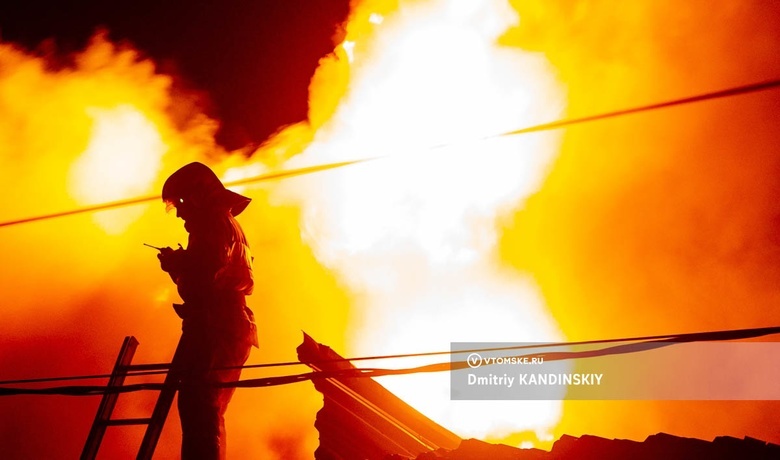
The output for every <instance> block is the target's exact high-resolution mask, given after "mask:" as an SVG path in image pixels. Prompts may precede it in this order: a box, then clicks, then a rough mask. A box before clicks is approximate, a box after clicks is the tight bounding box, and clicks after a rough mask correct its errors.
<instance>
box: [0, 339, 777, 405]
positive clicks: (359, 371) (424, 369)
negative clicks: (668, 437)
mask: <svg viewBox="0 0 780 460" xmlns="http://www.w3.org/2000/svg"><path fill="white" fill-rule="evenodd" d="M776 333H780V327H770V328H758V329H742V330H729V331H719V332H702V333H693V334H682V335H680V336H672V337H671V338H669V337H670V336H656V337H663V338H662V339H652V340H647V341H643V342H639V343H633V344H626V345H615V346H610V347H606V348H602V349H598V350H585V351H572V352H552V353H531V354H527V355H519V356H517V358H530V357H541V358H543V359H544V361H545V362H547V361H563V360H569V359H578V358H593V357H600V356H610V355H617V354H627V353H636V352H641V351H646V350H650V349H655V348H661V347H667V346H671V345H675V344H679V343H690V342H701V341H720V340H734V339H739V338H751V337H759V336H762V335H767V334H776ZM680 337H681V340H675V339H677V338H680ZM615 341H626V340H625V339H612V340H604V341H588V342H580V343H594V342H599V343H604V342H615ZM574 343H575V342H572V343H567V344H566V345H573V344H574ZM551 345H552V344H544V345H542V346H547V347H549V346H551ZM558 345H560V344H558ZM528 347H535V348H540V346H539V345H522V346H517V347H499V348H484V349H480V350H482V351H489V350H508V349H523V348H528ZM470 351H472V350H459V351H457V352H447V353H459V354H460V353H468V352H470ZM329 361H346V359H342V360H329ZM312 367H315V371H313V372H306V373H303V374H292V375H283V376H278V377H264V378H259V379H250V380H239V381H233V382H221V383H219V384H217V386H219V387H222V388H262V387H270V386H279V385H288V384H291V383H298V382H304V381H308V380H315V379H339V378H375V377H384V376H388V375H409V374H419V373H430V372H443V371H453V370H460V369H465V368H467V367H470V365H469V363H468V362H467V361H454V362H444V363H435V364H427V365H423V366H417V367H409V368H402V369H384V368H347V369H328V370H321V369H317V368H316V366H312ZM177 385H178V386H181V385H183V384H182V383H179V384H177ZM165 387H166V386H165V384H162V383H141V384H135V385H125V386H121V387H113V388H108V387H104V386H64V387H52V388H0V396H17V395H62V396H98V395H103V394H106V393H131V392H136V391H142V390H162V389H164V388H165Z"/></svg>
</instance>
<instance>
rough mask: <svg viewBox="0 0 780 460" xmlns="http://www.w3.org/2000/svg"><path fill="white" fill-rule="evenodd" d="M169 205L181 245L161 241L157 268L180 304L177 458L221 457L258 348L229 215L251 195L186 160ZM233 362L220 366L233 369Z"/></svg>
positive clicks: (245, 265) (245, 255) (247, 278)
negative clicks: (232, 407) (179, 226)
mask: <svg viewBox="0 0 780 460" xmlns="http://www.w3.org/2000/svg"><path fill="white" fill-rule="evenodd" d="M162 198H163V201H164V202H165V203H166V207H167V209H168V210H172V209H173V208H175V209H176V216H177V217H179V218H181V219H182V220H184V228H185V229H186V230H187V232H188V233H189V239H188V242H187V248H186V249H184V248H182V247H181V245H180V246H179V248H178V249H175V250H174V249H172V248H169V247H168V248H163V249H161V250H160V254H159V255H158V258H159V259H160V266H161V268H162V269H163V270H164V271H166V272H167V273H168V274H169V275H170V276H171V279H172V280H173V282H174V283H176V287H177V290H178V292H179V296H180V297H181V298H182V300H183V301H184V303H183V304H182V305H174V309H175V310H176V313H177V314H178V315H179V316H180V317H181V318H182V337H181V342H180V344H179V348H178V351H177V355H176V356H177V357H176V359H175V361H176V372H177V373H178V375H179V376H180V378H179V398H178V408H179V418H180V420H181V427H182V449H181V456H182V459H185V460H188V459H224V458H225V421H224V415H225V411H226V409H227V406H228V403H229V402H230V399H231V397H232V396H233V393H234V391H235V388H220V387H219V383H221V382H229V381H235V380H238V378H239V376H240V374H241V369H240V366H242V365H243V364H244V363H245V362H246V360H247V358H248V357H249V352H250V350H251V348H252V346H255V347H257V328H256V326H255V323H254V315H253V313H252V311H251V310H250V309H249V308H247V306H246V300H245V296H247V295H249V294H251V293H252V288H253V285H254V281H253V276H252V256H251V254H250V252H249V246H248V245H247V241H246V237H245V236H244V232H243V230H242V229H241V226H240V225H239V224H238V222H237V221H236V220H235V216H237V215H239V214H240V213H241V212H242V211H243V210H244V209H245V208H246V207H247V205H249V202H250V199H249V198H247V197H244V196H241V195H239V194H237V193H235V192H232V191H230V190H227V189H226V188H225V187H224V185H223V184H222V183H221V182H220V181H219V179H218V178H217V176H216V174H214V172H213V171H212V170H211V169H209V168H208V167H207V166H206V165H204V164H202V163H197V162H196V163H190V164H188V165H186V166H184V167H182V168H181V169H179V170H178V171H176V172H175V173H173V174H172V175H171V176H170V177H169V178H168V180H167V181H166V182H165V185H164V186H163V190H162ZM231 367H232V369H225V368H231Z"/></svg>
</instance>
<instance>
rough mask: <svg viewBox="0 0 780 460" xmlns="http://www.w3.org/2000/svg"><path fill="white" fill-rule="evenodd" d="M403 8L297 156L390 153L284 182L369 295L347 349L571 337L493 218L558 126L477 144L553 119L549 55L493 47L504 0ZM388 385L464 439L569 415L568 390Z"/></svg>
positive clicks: (315, 235) (309, 223) (361, 47)
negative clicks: (503, 392) (534, 394)
mask: <svg viewBox="0 0 780 460" xmlns="http://www.w3.org/2000/svg"><path fill="white" fill-rule="evenodd" d="M407 3H408V4H407ZM399 10H400V11H401V12H400V13H395V14H383V16H382V22H381V27H375V28H374V29H373V30H374V32H373V35H372V36H371V37H368V38H367V39H365V40H363V41H357V42H356V43H355V45H354V47H352V49H351V53H350V60H349V61H350V63H348V64H346V63H345V64H344V65H350V66H351V67H350V72H351V73H350V75H351V77H350V78H351V80H350V85H349V87H348V90H347V92H346V94H345V96H344V97H343V98H342V100H341V104H340V105H339V107H338V108H337V110H336V112H335V114H334V115H333V117H332V118H331V119H330V121H329V122H328V123H326V124H325V125H324V126H322V127H321V128H320V129H319V131H318V132H317V133H316V135H315V138H314V142H313V143H312V144H311V146H310V147H309V148H308V149H307V150H306V151H305V152H304V154H302V155H300V156H298V157H296V158H295V159H294V161H293V162H291V163H293V164H291V165H290V166H299V165H303V164H313V163H322V162H326V161H335V160H344V159H351V158H359V157H367V156H376V155H381V156H387V157H389V158H388V159H385V160H381V161H377V162H372V163H368V164H364V165H361V166H353V167H350V168H345V169H343V170H338V171H331V172H328V173H325V174H320V175H317V176H310V177H308V178H306V179H305V180H297V181H290V182H289V183H288V184H287V185H285V187H286V188H284V189H282V191H283V192H284V193H286V194H289V196H293V197H294V198H295V199H296V200H297V201H298V202H300V203H301V206H302V208H303V225H304V228H303V232H304V237H305V238H306V239H307V241H308V242H309V243H310V244H311V246H312V248H313V250H314V251H315V254H316V255H317V257H318V258H319V260H320V261H321V262H322V263H324V264H325V265H327V266H328V267H331V268H332V269H334V270H335V271H336V272H337V273H339V274H340V276H341V277H342V278H343V279H344V280H345V281H346V282H347V283H348V285H349V287H350V288H351V289H352V290H353V291H354V292H355V293H357V294H358V295H357V296H356V299H358V300H355V310H356V311H358V312H359V313H357V314H356V315H355V318H353V321H352V326H351V327H350V330H349V331H348V334H349V336H350V337H351V340H350V342H351V344H352V349H350V350H347V351H348V352H349V353H350V354H352V355H361V354H382V353H402V352H415V351H431V350H447V349H449V344H450V342H451V341H493V342H495V341H515V342H519V341H551V340H560V339H562V337H561V334H560V332H559V330H558V328H557V326H556V325H555V323H554V321H553V320H552V318H551V317H550V315H549V313H548V312H547V311H546V309H545V307H544V304H543V300H542V299H541V297H540V295H539V294H538V292H537V290H536V288H535V286H534V284H533V283H532V282H531V281H530V279H529V278H523V277H520V276H518V275H516V274H507V273H505V272H503V271H502V269H501V268H500V267H499V266H498V264H497V262H496V261H495V246H496V242H497V235H496V231H495V222H496V218H497V216H499V215H500V214H501V213H502V212H506V211H508V210H510V209H515V208H517V207H519V206H522V203H523V200H524V199H525V198H526V197H527V196H529V194H531V193H533V192H534V191H535V190H536V189H538V187H539V186H540V183H541V181H542V180H543V178H544V175H545V170H546V168H547V167H548V166H549V164H550V162H551V160H552V159H553V157H554V153H555V152H556V150H557V146H558V136H557V134H556V133H541V134H534V135H528V136H515V137H511V136H509V137H499V138H495V139H493V140H480V139H482V138H484V137H486V136H489V135H493V134H496V133H501V132H505V131H509V130H512V129H516V128H519V127H523V126H528V125H532V124H535V123H539V122H543V121H548V120H550V119H552V118H554V117H556V116H557V115H558V114H559V113H560V108H561V105H562V102H563V96H562V91H561V89H560V87H559V85H558V83H557V82H556V80H555V77H554V74H553V73H552V72H551V70H550V66H549V64H548V63H547V62H546V61H545V60H544V58H543V57H542V56H541V55H538V54H533V53H529V52H524V51H521V50H518V49H510V48H506V47H500V46H498V45H497V44H496V41H497V38H498V37H499V35H500V34H502V33H503V32H504V31H505V30H506V29H507V28H508V27H510V26H512V25H513V24H515V23H516V22H517V21H518V19H519V18H518V17H517V14H516V13H515V12H514V10H512V9H511V7H510V6H509V5H508V3H507V2H506V1H498V0H495V1H489V2H473V1H459V0H434V1H429V2H401V6H400V8H399ZM364 17H369V18H370V17H373V16H370V15H366V16H364ZM312 99H313V103H316V94H314V95H312ZM432 146H438V147H437V148H435V149H431V148H430V147H432ZM407 364H408V363H407ZM383 365H387V363H383ZM382 383H383V384H385V385H386V386H388V387H389V389H390V390H391V391H393V392H395V393H396V394H397V395H399V396H400V397H402V398H404V399H405V400H407V401H409V402H410V403H411V404H412V405H413V406H415V407H416V408H418V409H419V410H421V411H422V412H423V413H425V414H426V415H428V416H430V417H431V418H433V419H434V420H436V421H438V422H439V423H442V424H444V425H445V426H447V427H449V428H450V429H452V430H453V431H455V432H457V433H458V434H460V435H462V436H488V435H493V436H498V435H506V434H510V433H512V432H516V431H521V430H535V431H537V432H538V433H540V435H543V434H544V432H545V430H548V429H549V428H550V427H552V426H554V424H555V423H556V422H557V420H558V419H559V417H560V411H561V404H560V402H552V401H540V402H519V401H516V402H507V401H501V402H500V404H487V403H484V402H474V401H463V402H457V401H450V400H449V391H448V376H447V375H446V374H439V375H421V376H403V377H395V378H393V377H390V378H386V379H385V380H383V381H382ZM459 403H460V404H459ZM472 403H473V404H472Z"/></svg>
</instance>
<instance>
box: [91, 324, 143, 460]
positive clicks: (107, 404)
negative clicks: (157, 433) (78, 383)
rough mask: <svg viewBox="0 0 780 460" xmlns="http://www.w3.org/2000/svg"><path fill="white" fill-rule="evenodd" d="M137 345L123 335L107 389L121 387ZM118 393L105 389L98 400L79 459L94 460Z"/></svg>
mask: <svg viewBox="0 0 780 460" xmlns="http://www.w3.org/2000/svg"><path fill="white" fill-rule="evenodd" d="M137 347H138V340H136V338H135V337H133V336H127V337H125V340H124V341H123V342H122V347H121V348H120V350H119V356H118V357H117V359H116V363H115V364H114V370H113V371H112V372H111V377H110V378H109V379H108V386H107V388H106V389H107V390H110V389H113V388H118V387H121V386H122V384H123V383H124V381H125V377H126V376H127V370H128V366H129V365H130V362H132V360H133V355H135V349H136V348H137ZM118 397H119V393H117V392H112V391H106V392H105V393H104V394H103V397H102V398H101V400H100V405H99V406H98V410H97V414H95V420H94V421H93V422H92V428H90V430H89V435H88V436H87V442H86V443H85V444H84V449H83V450H82V451H81V460H94V459H95V457H96V456H97V452H98V449H100V443H101V442H102V441H103V435H105V433H106V428H107V427H108V422H109V420H110V419H111V414H112V413H113V411H114V407H115V406H116V401H117V398H118Z"/></svg>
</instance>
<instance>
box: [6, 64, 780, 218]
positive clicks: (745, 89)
mask: <svg viewBox="0 0 780 460" xmlns="http://www.w3.org/2000/svg"><path fill="white" fill-rule="evenodd" d="M778 86H780V79H775V80H769V81H765V82H759V83H752V84H748V85H743V86H736V87H732V88H727V89H724V90H719V91H713V92H709V93H703V94H698V95H694V96H689V97H684V98H681V99H672V100H669V101H664V102H658V103H654V104H648V105H642V106H637V107H632V108H628V109H622V110H616V111H612V112H605V113H600V114H596V115H588V116H584V117H579V118H569V119H562V120H557V121H552V122H548V123H542V124H538V125H533V126H528V127H525V128H521V129H516V130H513V131H506V132H503V133H499V134H494V135H491V136H487V137H483V138H481V139H479V140H490V139H496V138H500V137H508V136H517V135H521V134H527V133H533V132H539V131H550V130H554V129H560V128H564V127H567V126H572V125H577V124H583V123H589V122H593V121H599V120H606V119H609V118H616V117H621V116H626V115H633V114H638V113H642V112H649V111H652V110H659V109H664V108H670V107H675V106H680V105H685V104H692V103H697V102H703V101H708V100H714V99H720V98H725V97H731V96H738V95H744V94H749V93H755V92H759V91H765V90H769V89H774V88H777V87H778ZM450 145H452V144H441V145H437V146H434V147H431V148H430V150H433V149H440V148H443V147H448V146H450ZM388 158H393V157H391V156H389V155H382V156H375V157H366V158H359V159H356V160H349V161H341V162H336V163H325V164H321V165H314V166H308V167H303V168H298V169H292V170H286V171H278V172H273V173H268V174H261V175H259V176H253V177H248V178H245V179H240V180H236V181H233V182H228V183H226V184H225V185H226V186H228V187H230V186H236V185H245V184H251V183H257V182H265V181H270V180H278V179H286V178H290V177H295V176H302V175H306V174H313V173H316V172H320V171H327V170H330V169H336V168H341V167H344V166H350V165H355V164H360V163H366V162H369V161H374V160H380V159H388ZM159 199H160V196H159V195H154V196H144V197H138V198H130V199H127V200H119V201H112V202H107V203H101V204H96V205H93V206H85V207H81V208H76V209H72V210H69V211H61V212H56V213H51V214H43V215H39V216H33V217H26V218H22V219H15V220H9V221H6V222H0V227H10V226H12V225H20V224H26V223H30V222H38V221H42V220H48V219H56V218H59V217H66V216H72V215H76V214H85V213H91V212H96V211H105V210H108V209H115V208H120V207H125V206H133V205H137V204H142V203H147V202H151V201H154V200H159Z"/></svg>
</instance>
